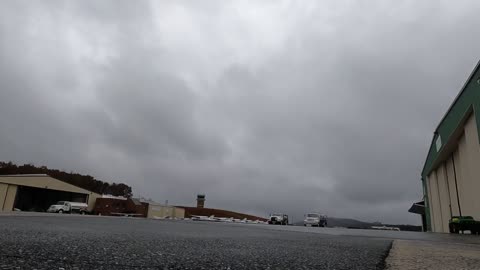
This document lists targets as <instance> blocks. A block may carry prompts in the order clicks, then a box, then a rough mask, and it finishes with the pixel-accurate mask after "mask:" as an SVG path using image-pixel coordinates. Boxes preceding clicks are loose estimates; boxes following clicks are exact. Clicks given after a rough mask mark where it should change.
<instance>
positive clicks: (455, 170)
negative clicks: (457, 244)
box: [411, 62, 480, 233]
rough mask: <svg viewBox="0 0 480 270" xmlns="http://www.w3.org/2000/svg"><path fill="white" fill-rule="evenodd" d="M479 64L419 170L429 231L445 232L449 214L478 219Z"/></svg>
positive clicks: (434, 137) (450, 111) (452, 106)
mask: <svg viewBox="0 0 480 270" xmlns="http://www.w3.org/2000/svg"><path fill="white" fill-rule="evenodd" d="M479 64H480V62H479ZM479 64H477V66H476V67H475V69H474V70H473V72H472V73H471V75H470V77H468V79H467V81H466V83H465V85H464V86H463V88H462V89H461V91H460V93H459V94H458V95H457V97H456V98H455V100H454V101H453V103H452V105H451V106H450V108H449V109H448V111H447V113H446V114H445V115H444V116H443V118H442V119H441V121H440V123H439V124H438V126H437V128H436V129H435V132H434V135H433V138H432V142H431V145H430V149H429V151H428V155H427V159H426V161H425V164H424V167H423V170H422V184H423V191H424V202H425V203H424V205H425V208H424V219H425V223H426V224H425V225H424V226H425V227H426V230H428V231H432V232H446V233H447V232H448V221H449V219H450V218H451V217H452V216H462V215H463V216H473V217H474V218H475V219H479V220H480V137H479V134H480V132H479V128H480V68H479ZM414 206H415V204H414ZM411 210H412V209H411Z"/></svg>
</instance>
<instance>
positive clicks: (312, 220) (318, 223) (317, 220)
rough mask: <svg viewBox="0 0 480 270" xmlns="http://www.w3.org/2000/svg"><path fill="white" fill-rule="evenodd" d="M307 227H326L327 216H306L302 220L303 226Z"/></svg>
mask: <svg viewBox="0 0 480 270" xmlns="http://www.w3.org/2000/svg"><path fill="white" fill-rule="evenodd" d="M308 225H310V226H312V227H327V216H325V215H320V214H317V213H309V214H306V215H305V219H304V220H303V226H308Z"/></svg>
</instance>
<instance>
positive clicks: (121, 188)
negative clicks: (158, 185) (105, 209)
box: [0, 161, 132, 197]
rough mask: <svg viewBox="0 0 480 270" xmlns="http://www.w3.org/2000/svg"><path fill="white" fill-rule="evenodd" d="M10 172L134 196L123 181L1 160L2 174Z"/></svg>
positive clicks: (101, 191)
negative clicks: (102, 179)
mask: <svg viewBox="0 0 480 270" xmlns="http://www.w3.org/2000/svg"><path fill="white" fill-rule="evenodd" d="M8 174H47V175H49V176H51V177H53V178H55V179H58V180H61V181H63V182H66V183H69V184H72V185H74V186H77V187H80V188H84V189H86V190H90V191H92V192H96V193H99V194H110V195H114V196H124V197H131V196H132V188H131V187H130V186H128V185H126V184H123V183H107V182H103V181H100V180H97V179H95V178H94V177H93V176H90V175H82V174H78V173H74V172H70V173H67V172H64V171H60V170H54V169H49V168H47V167H46V166H41V167H36V166H35V165H33V164H24V165H16V164H14V163H12V162H11V161H10V162H2V161H0V175H8Z"/></svg>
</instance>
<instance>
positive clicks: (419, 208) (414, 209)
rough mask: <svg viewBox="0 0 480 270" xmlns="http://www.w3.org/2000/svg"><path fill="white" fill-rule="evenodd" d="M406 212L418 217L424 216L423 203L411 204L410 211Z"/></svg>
mask: <svg viewBox="0 0 480 270" xmlns="http://www.w3.org/2000/svg"><path fill="white" fill-rule="evenodd" d="M408 212H410V213H414V214H419V215H425V201H421V202H416V203H414V204H412V206H411V207H410V209H408Z"/></svg>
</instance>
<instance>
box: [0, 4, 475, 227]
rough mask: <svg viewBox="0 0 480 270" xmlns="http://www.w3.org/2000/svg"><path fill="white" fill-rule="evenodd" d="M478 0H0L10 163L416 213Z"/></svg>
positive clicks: (166, 187)
mask: <svg viewBox="0 0 480 270" xmlns="http://www.w3.org/2000/svg"><path fill="white" fill-rule="evenodd" d="M478 8H480V4H479V3H477V2H475V1H470V2H461V3H453V2H451V1H424V2H421V3H418V1H402V2H398V3H397V2H395V3H393V2H389V3H387V2H385V1H377V2H369V4H368V5H367V4H362V3H357V2H352V1H330V2H328V3H327V2H319V1H251V2H250V1H228V2H227V1H209V2H191V1H190V2H189V1H174V2H168V1H152V2H149V1H135V2H132V1H102V2H98V1H51V2H43V3H40V2H31V1H2V3H0V115H1V117H0V127H1V129H0V130H1V133H0V160H5V161H8V160H11V161H14V162H17V163H34V164H36V165H46V166H49V167H52V168H58V169H63V170H66V171H75V172H79V173H84V174H91V175H94V176H95V177H97V178H99V179H103V180H106V181H117V182H125V183H126V184H128V185H131V186H132V187H133V191H134V195H136V196H143V197H146V198H151V199H154V200H156V201H159V202H163V201H165V200H169V203H171V204H177V205H193V204H194V200H195V195H196V194H197V193H201V192H202V193H206V195H207V202H206V205H207V206H208V207H216V208H224V209H230V210H236V211H242V212H248V213H252V214H257V215H262V216H265V215H267V214H268V213H269V212H273V211H281V212H287V213H288V214H290V215H292V216H293V217H294V218H295V219H299V218H301V217H302V215H303V213H305V212H307V211H319V212H322V213H326V214H328V215H330V216H338V217H353V218H358V219H362V220H366V221H377V220H378V221H383V222H391V223H414V224H419V223H420V220H419V217H417V216H415V215H413V214H409V213H407V209H408V207H409V206H410V204H411V203H412V202H414V201H418V200H420V199H421V198H422V188H421V184H420V171H421V169H422V166H423V162H424V158H425V157H426V154H427V149H428V147H429V143H430V139H431V136H432V132H433V130H434V128H435V126H436V125H437V124H438V122H439V120H440V119H441V117H442V115H443V113H444V112H445V111H446V109H447V108H448V106H449V104H450V103H451V102H452V100H453V98H454V97H455V95H456V94H457V93H458V91H459V90H460V88H461V86H462V84H463V83H464V81H465V80H466V78H467V76H468V74H469V72H470V71H471V70H472V69H473V67H474V65H475V64H476V62H477V59H478V48H477V44H479V43H480V37H479V36H478V35H476V32H477V26H478V25H480V18H479V17H478V16H477V14H476V10H478Z"/></svg>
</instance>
